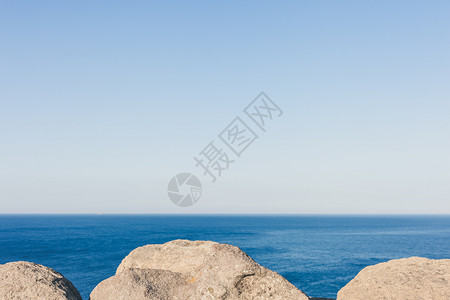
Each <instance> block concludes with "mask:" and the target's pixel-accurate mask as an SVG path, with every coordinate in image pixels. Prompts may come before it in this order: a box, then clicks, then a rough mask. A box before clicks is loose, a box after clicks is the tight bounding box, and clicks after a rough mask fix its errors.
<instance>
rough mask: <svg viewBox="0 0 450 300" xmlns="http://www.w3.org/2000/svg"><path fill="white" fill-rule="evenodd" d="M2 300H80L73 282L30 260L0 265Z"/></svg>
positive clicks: (0, 295)
mask: <svg viewBox="0 0 450 300" xmlns="http://www.w3.org/2000/svg"><path fill="white" fill-rule="evenodd" d="M0 299H2V300H12V299H14V300H21V299H36V300H67V299H68V300H81V296H80V293H79V292H78V290H77V289H76V288H75V287H74V286H73V284H72V283H71V282H70V281H69V280H68V279H66V278H64V276H62V275H61V274H60V273H58V272H56V271H55V270H53V269H50V268H47V267H44V266H42V265H38V264H35V263H31V262H24V261H18V262H11V263H7V264H4V265H0Z"/></svg>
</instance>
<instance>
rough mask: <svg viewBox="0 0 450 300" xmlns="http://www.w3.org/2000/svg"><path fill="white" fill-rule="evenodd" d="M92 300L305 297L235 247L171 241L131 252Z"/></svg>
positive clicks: (100, 285) (281, 278)
mask: <svg viewBox="0 0 450 300" xmlns="http://www.w3.org/2000/svg"><path fill="white" fill-rule="evenodd" d="M90 299H91V300H103V299H110V300H115V299H128V300H133V299H136V300H137V299H183V300H186V299H289V300H291V299H292V300H294V299H299V300H307V299H308V297H307V296H306V295H305V294H304V293H303V292H302V291H300V290H299V289H297V288H296V287H295V286H293V285H292V284H291V283H289V282H288V281H287V280H286V279H284V278H283V277H282V276H281V275H279V274H277V273H275V272H273V271H271V270H269V269H267V268H265V267H262V266H261V265H259V264H258V263H256V262H255V261H254V260H253V259H252V258H250V256H248V255H247V254H246V253H245V252H243V251H242V250H240V249H239V248H238V247H235V246H232V245H227V244H218V243H215V242H209V241H187V240H175V241H171V242H168V243H165V244H162V245H147V246H143V247H139V248H137V249H135V250H133V251H132V252H131V253H130V254H129V255H128V256H127V257H125V258H124V260H123V261H122V263H121V264H120V266H119V267H118V269H117V272H116V275H114V276H113V277H111V278H109V279H107V280H105V281H103V282H101V283H100V284H99V285H98V286H97V287H96V288H95V289H94V290H93V291H92V293H91V296H90Z"/></svg>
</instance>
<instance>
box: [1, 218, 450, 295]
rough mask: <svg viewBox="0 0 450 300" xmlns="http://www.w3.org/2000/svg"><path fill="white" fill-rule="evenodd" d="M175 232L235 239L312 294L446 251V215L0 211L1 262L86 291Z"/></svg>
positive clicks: (449, 251)
mask: <svg viewBox="0 0 450 300" xmlns="http://www.w3.org/2000/svg"><path fill="white" fill-rule="evenodd" d="M180 238H182V239H190V240H213V241H217V242H222V243H229V244H233V245H236V246H239V247H240V248H241V249H243V250H244V251H245V252H247V253H248V254H249V255H250V256H252V257H253V258H254V259H255V260H256V261H257V262H258V263H260V264H261V265H263V266H266V267H268V268H270V269H272V270H274V271H276V272H278V273H280V274H281V275H283V276H284V277H285V278H286V279H288V280H289V281H290V282H292V283H293V284H294V285H296V286H297V287H298V288H300V289H301V290H303V291H304V292H305V293H306V294H308V295H309V296H315V297H319V296H320V297H331V298H334V297H336V293H337V292H338V290H339V289H340V288H341V287H343V286H344V285H345V284H346V283H347V282H348V281H350V280H351V279H352V278H353V277H354V276H355V275H356V274H357V273H358V272H359V271H360V270H361V269H362V268H364V267H366V266H368V265H373V264H376V263H379V262H383V261H387V260H390V259H394V258H402V257H410V256H424V257H428V258H434V259H439V258H450V247H449V246H450V216H165V215H133V216H124V215H110V216H107V215H98V216H97V215H28V216H24V215H3V216H0V264H3V263H6V262H10V261H18V260H24V261H32V262H36V263H40V264H43V265H45V266H48V267H51V268H53V269H55V270H57V271H59V272H60V273H62V274H63V275H64V276H66V277H67V278H68V279H70V280H71V281H72V283H73V284H74V285H75V286H76V287H77V288H78V289H79V291H80V293H81V294H82V296H83V299H88V298H89V293H90V292H91V291H92V289H93V288H94V287H95V286H96V285H97V284H98V283H99V282H100V281H102V280H104V279H106V278H108V277H110V276H112V275H114V273H115V270H116V268H117V266H118V265H119V264H120V262H121V260H122V259H123V258H124V257H125V256H126V255H127V254H128V253H129V252H130V251H131V250H133V249H134V248H136V247H139V246H142V245H146V244H155V243H164V242H167V241H170V240H173V239H180Z"/></svg>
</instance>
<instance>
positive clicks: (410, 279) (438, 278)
mask: <svg viewBox="0 0 450 300" xmlns="http://www.w3.org/2000/svg"><path fill="white" fill-rule="evenodd" d="M337 299H338V300H352V299H358V300H359V299H365V300H371V299H377V300H378V299H409V300H412V299H424V300H425V299H426V300H431V299H434V300H440V299H442V300H448V299H450V259H440V260H433V259H427V258H421V257H410V258H403V259H394V260H391V261H388V262H385V263H380V264H377V265H374V266H369V267H366V268H364V269H363V270H362V271H361V272H359V273H358V275H357V276H356V277H355V278H353V279H352V280H351V281H350V282H349V283H348V284H347V285H346V286H344V287H343V288H342V289H341V290H340V291H339V293H338V295H337Z"/></svg>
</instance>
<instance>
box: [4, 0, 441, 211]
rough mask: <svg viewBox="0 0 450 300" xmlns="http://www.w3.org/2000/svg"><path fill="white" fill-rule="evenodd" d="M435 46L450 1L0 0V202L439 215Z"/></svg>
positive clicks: (35, 206)
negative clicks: (207, 154)
mask: <svg viewBox="0 0 450 300" xmlns="http://www.w3.org/2000/svg"><path fill="white" fill-rule="evenodd" d="M449 54H450V2H448V1H245V2H243V1H192V2H189V3H188V2H187V1H45V0H44V1H0V214H2V213H74V214H78V213H104V214H107V213H124V214H133V213H144V214H153V213H164V214H181V213H183V214H203V213H211V214H222V213H227V214H228V213H229V214H234V213H243V214H272V213H273V214H286V213H289V214H449V213H450V184H449V183H450V156H449V153H450V139H449V137H450V84H449V82H450V55H449ZM262 91H264V92H265V93H266V94H267V95H268V96H269V97H270V98H271V99H272V100H273V101H274V102H275V103H276V104H277V105H278V106H279V107H280V108H281V109H282V110H283V115H282V116H281V117H279V118H278V117H277V118H274V119H273V120H271V122H270V124H268V125H267V130H266V131H265V132H262V131H261V130H259V128H257V127H254V126H255V123H252V121H251V120H249V119H248V118H247V119H245V117H246V115H245V114H244V112H243V110H244V108H245V107H246V106H247V105H248V104H249V103H250V102H251V101H253V99H255V97H256V96H257V95H258V94H259V93H260V92H262ZM238 116H239V117H241V118H242V120H243V121H245V122H246V124H248V126H253V127H252V128H253V129H254V130H255V133H256V134H257V135H258V136H259V138H258V139H257V140H255V141H254V143H252V144H251V145H250V146H249V147H248V148H247V149H246V150H245V152H244V153H242V155H241V156H240V157H232V154H233V153H232V152H230V150H229V149H228V148H227V146H226V145H224V144H223V143H220V142H221V141H220V139H219V137H218V135H219V134H220V133H221V132H222V131H223V130H224V129H225V128H226V127H227V125H228V124H230V122H231V121H232V120H233V119H235V118H236V117H238ZM211 141H213V142H214V143H216V144H217V146H219V147H220V149H221V150H222V152H227V153H228V154H229V155H230V157H231V158H233V159H234V160H235V162H233V163H232V164H230V166H229V169H228V170H225V171H223V173H222V174H221V176H220V177H218V178H217V180H216V182H214V183H213V182H211V180H210V177H208V176H204V175H203V171H202V169H201V168H199V167H196V165H195V161H194V159H193V158H194V157H197V156H199V154H200V153H201V152H202V150H203V149H204V148H205V147H206V146H207V145H208V144H209V143H210V142H211ZM182 172H188V173H192V174H194V175H195V176H197V177H198V179H199V180H200V181H201V183H202V188H203V191H202V196H201V198H200V200H199V201H198V202H197V203H196V204H195V205H193V206H191V207H184V208H182V207H178V206H176V205H174V204H173V203H172V202H171V201H170V200H169V198H168V194H167V188H168V183H169V181H170V179H171V178H172V177H173V176H175V175H176V174H179V173H182Z"/></svg>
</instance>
